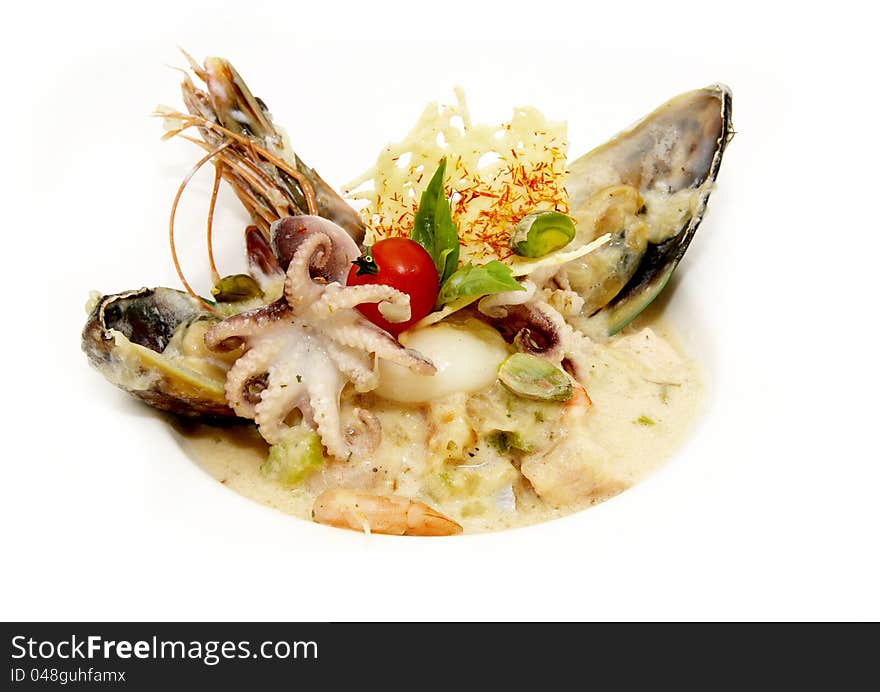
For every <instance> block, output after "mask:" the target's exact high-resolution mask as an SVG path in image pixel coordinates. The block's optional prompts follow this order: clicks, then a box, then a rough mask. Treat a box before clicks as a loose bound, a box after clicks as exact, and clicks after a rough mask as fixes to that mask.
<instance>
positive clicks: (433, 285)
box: [347, 238, 440, 336]
mask: <svg viewBox="0 0 880 692" xmlns="http://www.w3.org/2000/svg"><path fill="white" fill-rule="evenodd" d="M370 257H372V262H370ZM347 283H348V285H349V286H363V285H365V284H384V285H386V286H391V287H392V288H396V289H397V290H398V291H402V292H403V293H406V294H407V295H408V296H409V305H410V311H411V314H412V316H411V317H410V319H409V320H408V321H406V322H396V323H395V322H389V321H388V320H386V319H385V318H384V317H382V314H381V313H380V312H379V304H378V303H364V304H363V305H359V306H358V310H360V311H361V313H363V315H364V317H366V318H367V319H368V320H370V322H372V323H373V324H375V325H377V326H379V327H382V329H385V330H387V331H388V332H390V333H391V334H393V335H394V336H397V335H398V334H400V333H401V332H403V331H406V330H407V329H408V328H409V327H411V326H412V325H413V324H415V323H416V322H418V321H419V320H420V319H422V318H423V317H424V316H425V315H427V314H428V313H429V312H431V310H432V309H433V308H434V303H436V302H437V294H438V293H439V292H440V283H439V279H438V278H437V269H436V268H435V267H434V260H432V259H431V255H429V254H428V253H427V252H426V251H425V249H424V248H423V247H422V246H421V245H419V244H418V243H417V242H415V241H413V240H409V239H408V238H386V239H385V240H380V241H379V242H378V243H376V244H375V245H373V247H372V248H371V250H370V255H369V256H365V257H361V258H360V259H359V260H357V262H355V263H354V264H352V266H351V269H350V270H349V272H348V281H347Z"/></svg>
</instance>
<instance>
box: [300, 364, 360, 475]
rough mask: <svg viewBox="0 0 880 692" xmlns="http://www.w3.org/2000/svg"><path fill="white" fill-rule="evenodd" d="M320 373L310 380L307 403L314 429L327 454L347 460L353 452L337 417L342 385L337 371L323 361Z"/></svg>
mask: <svg viewBox="0 0 880 692" xmlns="http://www.w3.org/2000/svg"><path fill="white" fill-rule="evenodd" d="M323 365H324V367H323V368H319V370H321V372H319V373H316V377H315V378H314V379H313V380H310V384H309V388H308V389H309V403H310V405H311V407H312V415H313V416H314V422H315V427H316V428H317V429H318V434H319V435H320V436H321V441H322V442H323V443H324V447H325V448H326V449H327V452H328V453H329V454H331V455H333V456H335V457H338V458H340V459H347V458H348V457H349V456H351V455H352V454H353V450H352V449H351V448H350V447H349V445H348V443H347V442H346V441H345V438H344V437H343V434H342V424H341V421H340V415H339V396H340V394H341V393H342V387H343V385H344V383H343V381H342V378H341V377H340V376H339V371H338V370H336V368H334V367H333V366H332V364H330V363H328V362H326V361H325V363H324V364H323Z"/></svg>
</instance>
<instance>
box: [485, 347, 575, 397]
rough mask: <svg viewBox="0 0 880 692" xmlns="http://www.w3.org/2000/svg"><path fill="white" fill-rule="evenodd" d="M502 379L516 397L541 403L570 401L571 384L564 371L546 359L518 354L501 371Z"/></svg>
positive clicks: (509, 359)
mask: <svg viewBox="0 0 880 692" xmlns="http://www.w3.org/2000/svg"><path fill="white" fill-rule="evenodd" d="M498 379H499V380H500V381H501V384H503V385H504V386H505V387H507V388H508V389H509V390H510V391H511V392H513V393H514V394H516V395H518V396H521V397H525V398H526V399H536V400H538V401H568V400H569V399H571V396H572V386H571V380H570V379H569V377H568V375H566V374H565V373H564V372H563V371H562V370H560V369H559V368H557V367H556V366H555V365H553V364H552V363H548V362H547V361H546V360H544V359H543V358H538V356H533V355H531V354H528V353H514V354H513V355H512V356H508V358H507V359H506V360H505V361H504V362H503V363H502V364H501V367H500V368H498Z"/></svg>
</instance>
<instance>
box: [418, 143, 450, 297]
mask: <svg viewBox="0 0 880 692" xmlns="http://www.w3.org/2000/svg"><path fill="white" fill-rule="evenodd" d="M445 175H446V159H445V158H444V159H443V160H442V161H440V166H439V167H438V168H437V172H436V173H434V177H432V178H431V182H429V183H428V187H426V188H425V191H424V192H423V193H422V197H421V199H420V200H419V210H418V211H417V212H416V215H415V218H414V219H413V228H412V231H411V232H410V234H409V237H410V240H414V241H415V242H417V243H418V244H419V245H421V246H422V247H423V248H425V250H427V252H428V254H429V255H431V259H432V260H434V266H435V267H437V276H438V277H439V279H440V285H441V286H442V285H443V282H444V281H446V280H447V279H448V278H449V277H450V276H452V274H453V273H454V272H455V270H456V268H457V267H458V253H459V247H458V226H456V225H455V224H454V223H453V222H452V209H451V208H450V207H449V200H448V199H446V193H445V191H444V189H443V179H444V177H445Z"/></svg>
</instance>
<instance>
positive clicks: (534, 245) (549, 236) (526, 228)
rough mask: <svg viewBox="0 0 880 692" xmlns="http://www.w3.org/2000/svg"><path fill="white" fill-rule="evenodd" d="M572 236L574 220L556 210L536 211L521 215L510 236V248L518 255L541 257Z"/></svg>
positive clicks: (568, 240) (569, 240) (566, 243)
mask: <svg viewBox="0 0 880 692" xmlns="http://www.w3.org/2000/svg"><path fill="white" fill-rule="evenodd" d="M573 238H574V222H573V221H572V220H571V218H570V217H569V216H566V215H565V214H563V213H561V212H558V211H536V212H533V213H531V214H528V215H526V216H524V217H523V219H522V220H521V221H520V222H519V223H518V224H517V225H516V230H515V231H514V232H513V234H512V235H511V236H510V249H511V250H513V251H514V252H515V253H516V254H517V255H519V256H520V257H543V256H544V255H549V254H550V253H551V252H554V251H556V250H559V249H561V248H564V247H565V246H566V245H568V244H569V243H570V242H571V241H572V239H573Z"/></svg>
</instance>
